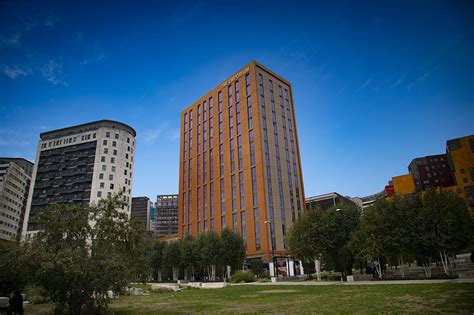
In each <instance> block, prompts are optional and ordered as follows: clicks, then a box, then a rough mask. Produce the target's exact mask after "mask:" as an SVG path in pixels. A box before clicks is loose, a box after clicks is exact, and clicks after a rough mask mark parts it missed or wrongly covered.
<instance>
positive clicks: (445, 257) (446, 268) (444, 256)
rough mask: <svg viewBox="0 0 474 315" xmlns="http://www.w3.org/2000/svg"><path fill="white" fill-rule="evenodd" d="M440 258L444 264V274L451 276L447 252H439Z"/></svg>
mask: <svg viewBox="0 0 474 315" xmlns="http://www.w3.org/2000/svg"><path fill="white" fill-rule="evenodd" d="M439 257H440V258H441V263H442V264H443V269H444V273H445V274H446V275H447V276H449V257H448V255H447V254H446V252H445V251H443V252H441V251H440V252H439Z"/></svg>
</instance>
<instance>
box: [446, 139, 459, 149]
mask: <svg viewBox="0 0 474 315" xmlns="http://www.w3.org/2000/svg"><path fill="white" fill-rule="evenodd" d="M446 145H447V147H448V150H457V149H460V148H461V141H460V140H459V139H453V140H448V141H447V142H446Z"/></svg>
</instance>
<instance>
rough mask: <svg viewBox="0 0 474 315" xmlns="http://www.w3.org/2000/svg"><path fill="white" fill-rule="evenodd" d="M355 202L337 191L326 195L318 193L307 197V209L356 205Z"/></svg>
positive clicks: (326, 208)
mask: <svg viewBox="0 0 474 315" xmlns="http://www.w3.org/2000/svg"><path fill="white" fill-rule="evenodd" d="M354 204H355V203H354V202H353V201H352V200H351V199H350V198H348V197H344V196H342V195H340V194H338V193H337V192H332V193H328V194H324V195H318V196H313V197H308V198H306V209H308V210H309V209H312V208H316V207H319V208H320V209H321V210H328V209H330V208H332V207H334V206H336V205H347V206H354Z"/></svg>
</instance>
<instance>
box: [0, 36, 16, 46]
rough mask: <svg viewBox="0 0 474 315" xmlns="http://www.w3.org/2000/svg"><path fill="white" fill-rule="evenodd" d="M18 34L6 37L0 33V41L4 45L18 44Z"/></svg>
mask: <svg viewBox="0 0 474 315" xmlns="http://www.w3.org/2000/svg"><path fill="white" fill-rule="evenodd" d="M20 39H21V35H20V34H13V35H10V36H8V37H5V36H2V35H0V43H1V44H2V45H4V46H19V45H20Z"/></svg>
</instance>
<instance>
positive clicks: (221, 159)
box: [219, 144, 224, 177]
mask: <svg viewBox="0 0 474 315" xmlns="http://www.w3.org/2000/svg"><path fill="white" fill-rule="evenodd" d="M219 170H220V171H219V174H220V175H219V176H221V177H222V176H224V145H223V144H220V145H219Z"/></svg>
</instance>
